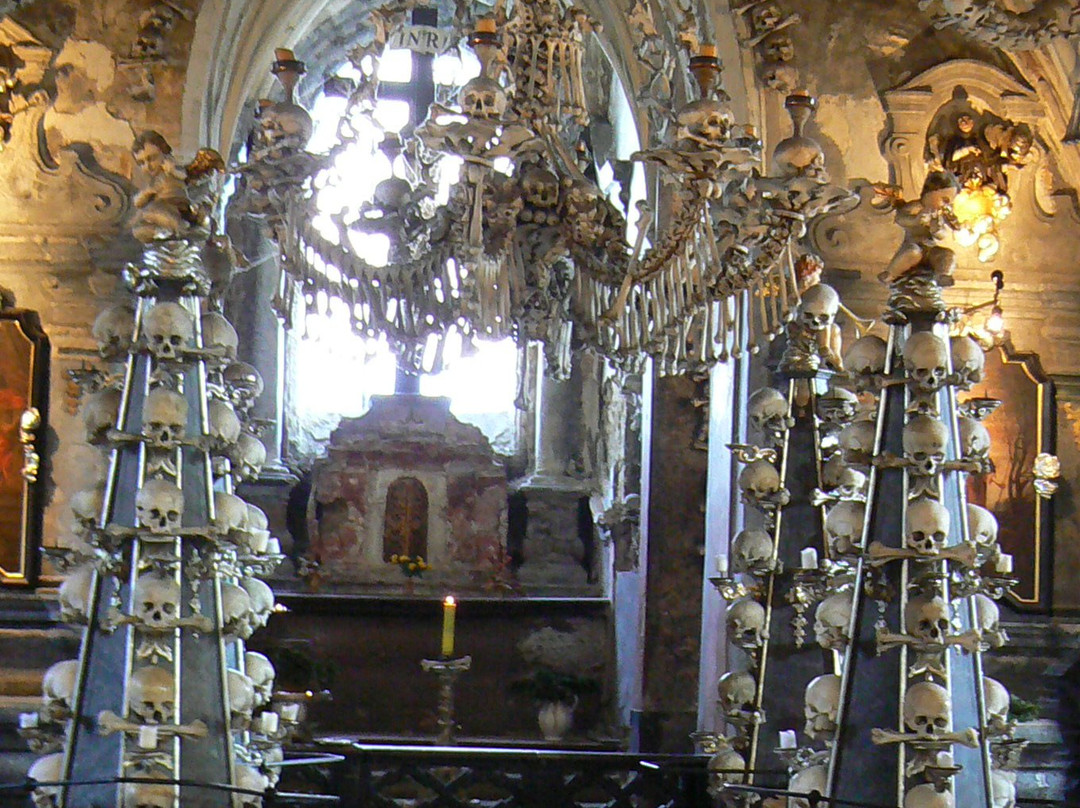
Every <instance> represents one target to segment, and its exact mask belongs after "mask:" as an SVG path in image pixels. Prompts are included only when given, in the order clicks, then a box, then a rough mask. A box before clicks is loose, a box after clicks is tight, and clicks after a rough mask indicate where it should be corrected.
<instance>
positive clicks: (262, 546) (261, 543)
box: [248, 529, 270, 553]
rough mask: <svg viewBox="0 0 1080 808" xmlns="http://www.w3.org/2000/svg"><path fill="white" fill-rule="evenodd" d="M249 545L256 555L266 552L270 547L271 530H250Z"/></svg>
mask: <svg viewBox="0 0 1080 808" xmlns="http://www.w3.org/2000/svg"><path fill="white" fill-rule="evenodd" d="M248 543H249V545H250V546H251V550H252V552H254V553H263V552H266V549H267V548H268V547H269V546H270V531H269V530H258V529H255V530H249V531H248Z"/></svg>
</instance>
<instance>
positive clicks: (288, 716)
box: [280, 704, 300, 721]
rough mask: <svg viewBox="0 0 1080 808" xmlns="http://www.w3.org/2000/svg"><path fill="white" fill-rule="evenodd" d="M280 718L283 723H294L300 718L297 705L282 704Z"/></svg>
mask: <svg viewBox="0 0 1080 808" xmlns="http://www.w3.org/2000/svg"><path fill="white" fill-rule="evenodd" d="M280 712H281V717H282V718H283V719H284V720H285V721H295V720H296V719H297V718H299V717H300V705H299V704H282V705H281V710H280Z"/></svg>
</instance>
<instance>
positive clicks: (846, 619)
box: [814, 592, 852, 651]
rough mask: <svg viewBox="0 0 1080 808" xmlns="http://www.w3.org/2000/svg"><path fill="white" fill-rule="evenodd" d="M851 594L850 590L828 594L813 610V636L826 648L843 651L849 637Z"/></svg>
mask: <svg viewBox="0 0 1080 808" xmlns="http://www.w3.org/2000/svg"><path fill="white" fill-rule="evenodd" d="M851 608H852V596H851V593H850V592H837V593H836V594H834V595H829V596H828V597H827V598H825V599H824V600H823V601H821V603H819V604H818V607H817V610H816V611H815V612H814V636H815V637H816V638H817V641H818V645H820V646H821V647H822V648H824V649H826V650H831V651H843V650H844V648H845V647H846V646H847V644H848V641H849V640H850V639H851V633H850V629H849V624H850V623H851Z"/></svg>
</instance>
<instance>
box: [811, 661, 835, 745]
mask: <svg viewBox="0 0 1080 808" xmlns="http://www.w3.org/2000/svg"><path fill="white" fill-rule="evenodd" d="M803 707H804V715H805V717H806V726H805V727H804V731H805V732H806V734H807V735H808V736H809V737H811V738H813V739H814V740H817V739H819V738H828V737H830V736H832V734H833V733H834V732H836V714H837V712H838V711H839V710H840V677H839V676H837V675H836V674H835V673H826V674H823V675H821V676H818V677H817V678H815V679H811V680H810V684H808V685H807V686H806V695H805V698H804V699H803Z"/></svg>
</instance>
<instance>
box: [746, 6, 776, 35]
mask: <svg viewBox="0 0 1080 808" xmlns="http://www.w3.org/2000/svg"><path fill="white" fill-rule="evenodd" d="M783 16H784V15H783V13H782V12H781V11H780V7H779V6H777V5H776V3H762V4H760V5H758V6H757V7H756V8H754V10H753V11H751V12H750V21H751V23H752V24H753V28H754V33H755V34H763V33H765V32H766V31H771V30H772V29H773V28H775V27H776V26H777V25H778V24H779V23H780V20H781V19H783Z"/></svg>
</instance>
